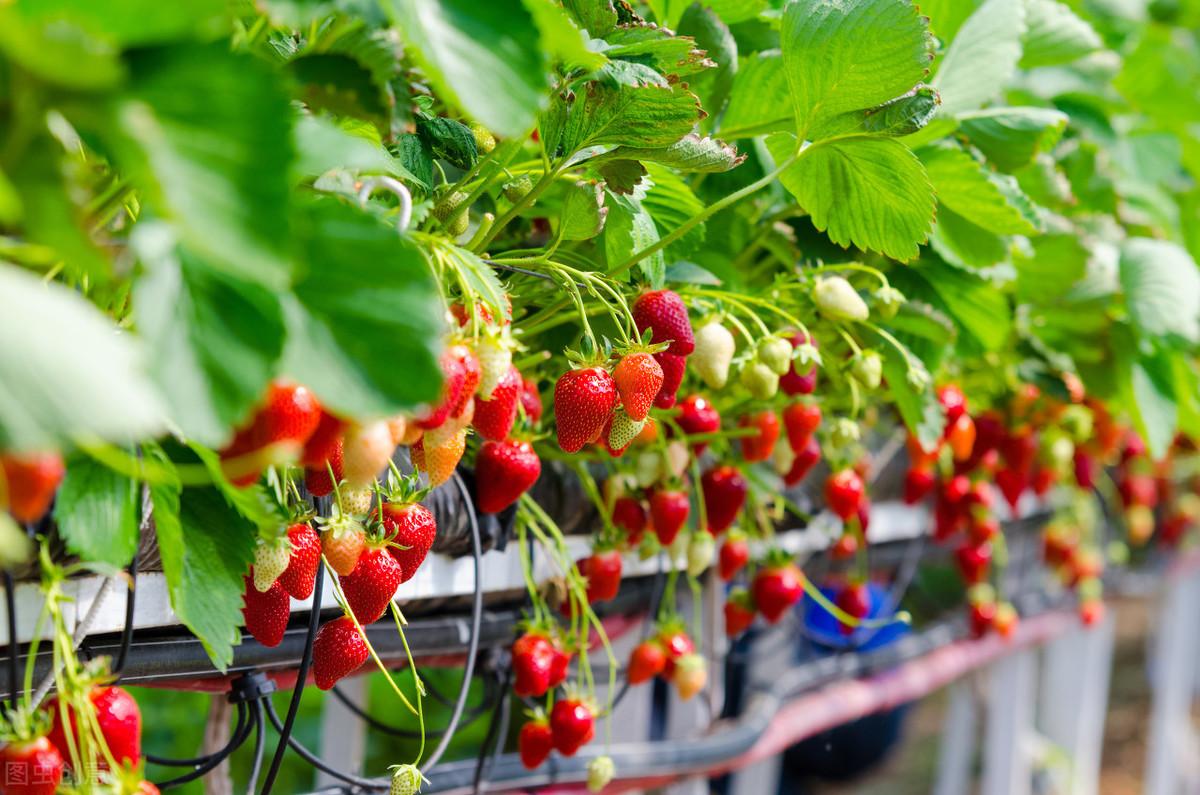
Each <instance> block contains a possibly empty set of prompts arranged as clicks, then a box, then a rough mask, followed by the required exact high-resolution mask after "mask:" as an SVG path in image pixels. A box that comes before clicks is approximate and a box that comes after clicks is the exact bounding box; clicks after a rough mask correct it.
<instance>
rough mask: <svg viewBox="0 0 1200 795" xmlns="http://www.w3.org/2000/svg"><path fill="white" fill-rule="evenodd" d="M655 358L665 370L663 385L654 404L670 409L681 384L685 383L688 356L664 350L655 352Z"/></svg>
mask: <svg viewBox="0 0 1200 795" xmlns="http://www.w3.org/2000/svg"><path fill="white" fill-rule="evenodd" d="M654 360H655V361H656V362H658V366H659V367H661V368H662V371H663V382H662V386H661V387H660V388H659V390H658V394H657V395H656V396H655V398H654V405H655V406H658V407H659V408H660V409H669V408H671V407H672V406H674V405H675V396H676V395H677V394H678V393H679V385H680V384H682V383H683V374H684V373H685V372H686V371H687V357H686V356H676V355H675V354H673V353H667V352H666V351H663V352H662V353H656V354H654Z"/></svg>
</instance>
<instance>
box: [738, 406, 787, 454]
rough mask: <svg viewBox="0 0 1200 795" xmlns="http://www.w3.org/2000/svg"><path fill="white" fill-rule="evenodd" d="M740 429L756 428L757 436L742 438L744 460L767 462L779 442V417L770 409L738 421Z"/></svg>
mask: <svg viewBox="0 0 1200 795" xmlns="http://www.w3.org/2000/svg"><path fill="white" fill-rule="evenodd" d="M738 427H741V428H754V429H756V430H757V431H758V434H757V435H755V436H743V437H742V458H744V459H746V460H747V461H749V462H751V463H753V462H756V461H766V460H767V459H768V458H770V457H771V453H772V452H773V451H774V450H775V443H776V442H777V441H779V415H778V414H776V413H775V412H774V411H771V410H770V409H768V410H766V411H758V412H755V413H754V414H749V415H746V416H744V417H742V418H741V420H739V421H738Z"/></svg>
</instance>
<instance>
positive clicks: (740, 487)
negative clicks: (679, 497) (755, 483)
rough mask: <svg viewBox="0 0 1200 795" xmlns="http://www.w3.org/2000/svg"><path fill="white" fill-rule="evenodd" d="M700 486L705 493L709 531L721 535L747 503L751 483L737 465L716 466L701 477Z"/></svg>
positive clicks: (705, 509) (705, 508) (735, 519)
mask: <svg viewBox="0 0 1200 795" xmlns="http://www.w3.org/2000/svg"><path fill="white" fill-rule="evenodd" d="M700 488H701V491H702V492H703V494H704V511H705V514H706V515H707V519H708V531H709V532H710V533H712V534H713V535H719V534H721V533H723V532H725V531H726V530H728V529H729V528H730V527H731V526H732V525H733V523H734V522H735V521H737V518H738V514H740V513H741V512H742V506H743V505H745V504H746V492H747V491H748V490H749V485H748V484H747V483H746V478H745V477H743V476H742V473H741V472H739V471H738V469H737V468H736V467H732V466H716V467H713V468H712V469H709V470H708V471H707V472H705V473H704V475H703V476H702V477H701V478H700Z"/></svg>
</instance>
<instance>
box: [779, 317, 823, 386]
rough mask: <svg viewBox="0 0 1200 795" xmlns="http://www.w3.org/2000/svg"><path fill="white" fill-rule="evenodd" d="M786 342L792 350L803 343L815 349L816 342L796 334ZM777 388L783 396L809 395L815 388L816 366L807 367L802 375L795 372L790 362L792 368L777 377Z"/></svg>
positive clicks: (794, 365) (803, 335)
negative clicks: (809, 344) (807, 343)
mask: <svg viewBox="0 0 1200 795" xmlns="http://www.w3.org/2000/svg"><path fill="white" fill-rule="evenodd" d="M788 342H790V343H791V344H792V349H793V350H795V349H796V348H799V347H800V346H801V345H803V344H804V343H805V342H811V343H812V345H813V347H814V348H815V347H817V341H816V340H815V339H812V338H810V337H808V336H807V335H806V334H803V333H801V332H796V333H795V334H793V335H792V336H791V337H789V338H788ZM779 388H780V389H782V390H783V392H784V394H785V395H811V394H812V393H813V391H814V390H816V388H817V366H816V365H815V364H813V365H809V367H808V369H807V370H805V371H804V372H803V373H800V372H797V371H796V362H795V360H793V361H792V366H791V367H790V368H789V369H788V371H787V372H786V373H784V374H783V375H782V376H780V377H779Z"/></svg>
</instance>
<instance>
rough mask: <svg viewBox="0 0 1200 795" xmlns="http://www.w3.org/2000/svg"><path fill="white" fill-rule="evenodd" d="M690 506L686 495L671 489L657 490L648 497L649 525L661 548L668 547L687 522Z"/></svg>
mask: <svg viewBox="0 0 1200 795" xmlns="http://www.w3.org/2000/svg"><path fill="white" fill-rule="evenodd" d="M691 509H692V506H691V505H690V504H689V503H688V498H687V495H686V494H684V493H683V492H682V491H677V490H673V489H658V490H656V491H655V492H654V493H653V494H651V495H650V524H651V526H652V527H653V528H654V534H655V535H656V536H658V541H659V543H660V544H662V545H663V546H670V545H671V543H672V542H673V541H674V540H675V537H676V536H677V535H679V531H680V530H682V529H683V525H684V523H686V522H687V518H688V513H689V512H690V511H691Z"/></svg>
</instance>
